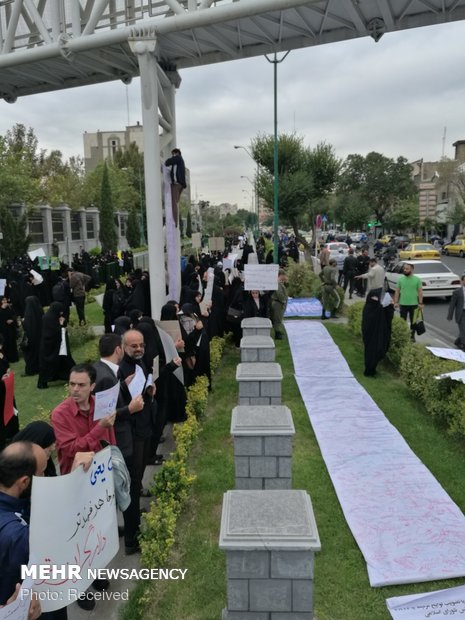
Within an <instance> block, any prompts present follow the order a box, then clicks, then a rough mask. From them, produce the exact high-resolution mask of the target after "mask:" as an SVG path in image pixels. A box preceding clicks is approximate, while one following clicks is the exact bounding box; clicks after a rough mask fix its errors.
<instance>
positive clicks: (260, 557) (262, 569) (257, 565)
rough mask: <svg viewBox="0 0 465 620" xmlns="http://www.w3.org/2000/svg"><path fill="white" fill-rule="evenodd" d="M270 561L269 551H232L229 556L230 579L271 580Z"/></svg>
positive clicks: (228, 573) (228, 572) (228, 571)
mask: <svg viewBox="0 0 465 620" xmlns="http://www.w3.org/2000/svg"><path fill="white" fill-rule="evenodd" d="M270 560H271V554H270V553H269V552H268V551H231V553H228V556H227V575H228V579H254V578H255V579H265V578H269V577H270Z"/></svg>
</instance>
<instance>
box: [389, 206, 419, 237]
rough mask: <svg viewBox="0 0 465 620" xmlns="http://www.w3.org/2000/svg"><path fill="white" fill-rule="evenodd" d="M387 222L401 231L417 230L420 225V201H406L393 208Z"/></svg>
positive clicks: (390, 226) (395, 229)
mask: <svg viewBox="0 0 465 620" xmlns="http://www.w3.org/2000/svg"><path fill="white" fill-rule="evenodd" d="M385 224H386V225H387V226H388V227H389V228H390V229H391V230H394V231H396V232H399V233H403V232H416V231H417V229H418V228H419V226H420V214H419V211H418V203H417V202H412V201H405V202H403V203H402V204H400V205H399V206H397V207H395V208H394V209H392V210H391V211H390V213H389V215H388V216H387V219H386V220H385Z"/></svg>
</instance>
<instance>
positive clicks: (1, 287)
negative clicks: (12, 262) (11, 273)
mask: <svg viewBox="0 0 465 620" xmlns="http://www.w3.org/2000/svg"><path fill="white" fill-rule="evenodd" d="M5 286H6V280H5V279H4V278H0V296H1V297H3V295H4V294H5Z"/></svg>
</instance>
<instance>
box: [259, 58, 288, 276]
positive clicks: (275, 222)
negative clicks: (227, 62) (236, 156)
mask: <svg viewBox="0 0 465 620" xmlns="http://www.w3.org/2000/svg"><path fill="white" fill-rule="evenodd" d="M289 51H290V50H289ZM289 51H287V52H286V53H285V54H284V56H283V57H282V58H281V59H280V60H278V57H277V55H276V52H275V53H274V57H273V59H270V58H268V56H267V55H266V54H265V58H266V59H267V61H268V62H270V63H271V64H272V65H273V77H274V89H273V92H274V157H273V160H274V166H273V172H274V183H273V213H274V217H273V238H274V248H273V260H274V262H275V263H276V264H277V263H279V259H278V245H279V243H278V227H279V209H278V207H279V205H278V195H279V168H278V65H279V64H280V63H281V62H283V60H285V58H286V56H287V55H288V54H289Z"/></svg>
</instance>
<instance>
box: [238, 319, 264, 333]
mask: <svg viewBox="0 0 465 620" xmlns="http://www.w3.org/2000/svg"><path fill="white" fill-rule="evenodd" d="M241 327H242V335H243V336H269V335H270V333H271V321H270V319H262V318H261V317H258V316H257V317H253V318H250V319H242V321H241Z"/></svg>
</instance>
